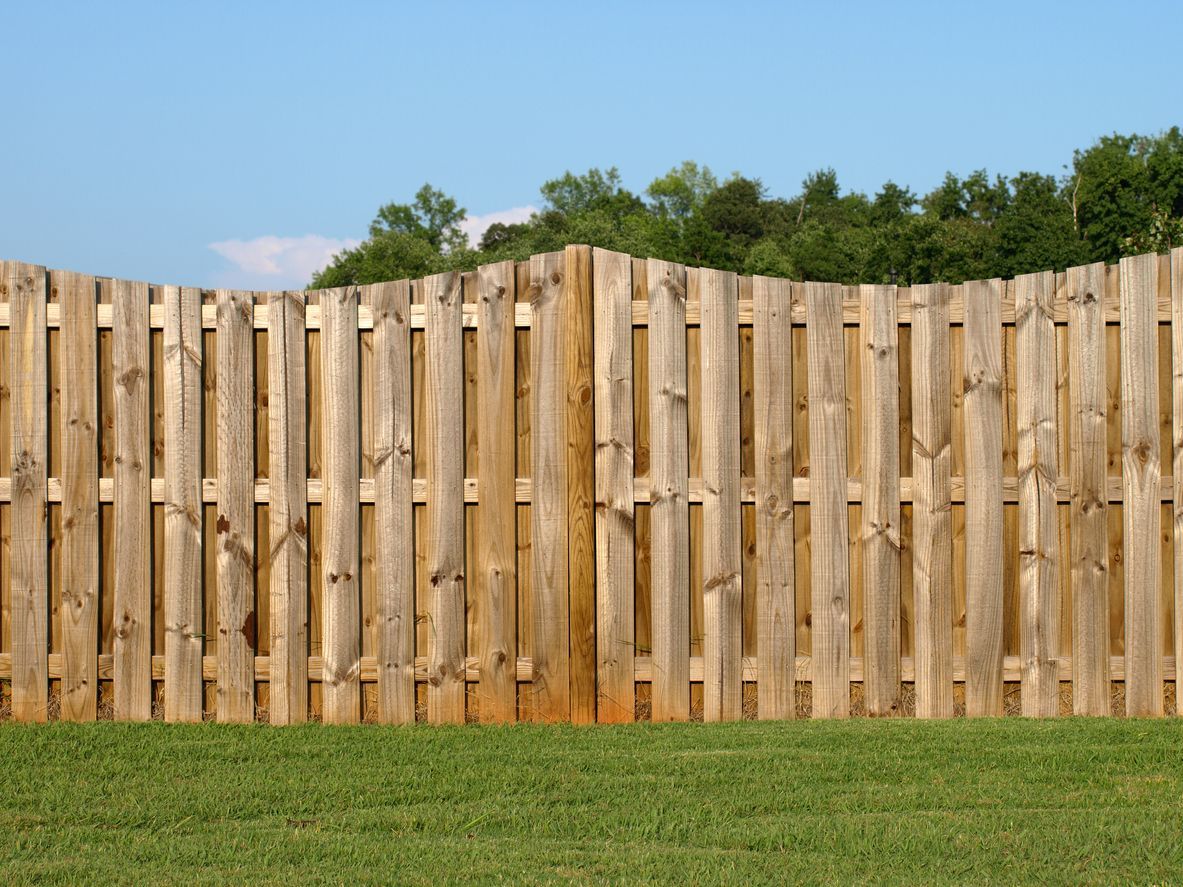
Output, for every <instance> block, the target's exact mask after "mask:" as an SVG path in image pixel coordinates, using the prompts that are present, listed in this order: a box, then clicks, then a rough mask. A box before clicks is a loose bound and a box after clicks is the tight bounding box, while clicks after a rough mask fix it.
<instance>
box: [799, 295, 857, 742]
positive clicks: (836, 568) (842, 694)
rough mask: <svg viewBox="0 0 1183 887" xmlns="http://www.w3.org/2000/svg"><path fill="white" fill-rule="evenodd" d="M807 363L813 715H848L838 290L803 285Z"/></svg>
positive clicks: (843, 422)
mask: <svg viewBox="0 0 1183 887" xmlns="http://www.w3.org/2000/svg"><path fill="white" fill-rule="evenodd" d="M804 289H805V301H806V306H805V321H806V333H807V336H808V340H809V341H808V361H809V453H810V470H809V477H810V488H809V489H810V498H809V504H810V540H811V554H812V565H811V566H812V574H813V575H812V579H811V581H812V590H813V606H812V612H813V618H812V634H813V636H812V643H813V649H812V662H813V716H814V717H815V718H844V717H847V716H848V715H849V714H850V572H849V571H850V563H849V559H848V555H847V545H848V539H849V536H848V533H849V531H848V525H847V507H846V380H845V365H846V361H845V357H844V348H843V333H842V288H841V287H840V286H838V285H837V284H814V283H807V284H805V287H804Z"/></svg>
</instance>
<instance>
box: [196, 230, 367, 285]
mask: <svg viewBox="0 0 1183 887" xmlns="http://www.w3.org/2000/svg"><path fill="white" fill-rule="evenodd" d="M360 242H361V241H358V240H351V239H349V238H345V239H338V238H333V237H322V236H321V235H319V234H305V235H304V236H303V237H276V236H275V235H273V234H268V235H265V236H263V237H256V238H255V239H254V240H221V241H218V242H217V243H211V244H210V245H209V248H210V249H212V250H213V251H214V252H216V253H217V254H218V255H220V256H222V257H223V258H225V259H226V260H228V261H229V262H230V263H231V264H232V265H233V266H234V270H232V271H224V272H222V273H221V274H219V275H218V278H219V279H218V285H219V286H223V287H227V288H229V287H242V288H247V289H286V288H291V287H303V286H305V285H306V284H307V283H308V281H309V280H310V279H311V278H312V275H313V274H315V273H316V272H317V271H319V270H320V269H321V268H323V267H324V266H325V265H327V264H328V263H329V262H330V261H332V258H333V256H334V254H336V253H339V252H341V250H344V249H352V248H353V247H355V246H357V245H358V244H359V243H360Z"/></svg>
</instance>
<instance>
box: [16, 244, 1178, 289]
mask: <svg viewBox="0 0 1183 887" xmlns="http://www.w3.org/2000/svg"><path fill="white" fill-rule="evenodd" d="M572 248H580V249H585V250H588V251H589V254H590V255H591V256H592V258H593V259H594V257H595V256H596V255H597V254H598V255H601V256H604V257H609V256H617V257H628V258H630V259H636V258H638V257H635V256H631V255H630V254H629V253H622V252H618V251H616V250H609V249H605V248H603V247H598V246H588V245H587V244H568V245H567V246H566V247H565V248H564V249H562V250H556V251H554V252H549V253H538V254H535V255H532V256H530V258H529V259H525V260H522V261H524V262H530V261H535V260H537V261H545V260H554V259H562V258H564V257H565V256H566V254H567V251H568V250H570V249H572ZM1164 258H1165V259H1169V260H1170V261H1172V262H1173V263H1179V262H1183V246H1179V247H1175V248H1174V249H1172V250H1170V251H1169V252H1167V253H1139V254H1138V255H1134V256H1123V257H1122V258H1120V259H1119V260H1118V261H1117V262H1114V263H1108V262H1088V263H1085V264H1083V265H1073V266H1071V267H1069V268H1065V269H1064V270H1063V271H1053V270H1046V271H1032V272H1029V273H1026V274H1017V275H1015V276H1014V277H992V278H985V279H981V280H977V279H975V280H965V281H960V282H958V283H951V282H949V281H944V280H939V281H932V282H930V283H926V284H872V283H855V284H844V283H838V282H835V281H822V280H796V279H794V278H788V277H775V276H769V275H764V274H739V273H738V272H724V271H722V270H721V269H715V268H708V267H705V266H696V265H684V264H682V263H680V262H671V261H668V260H666V259H659V258H655V257H652V256H649V257H645V258H644V259H641V261H644V262H646V263H649V262H658V263H661V264H662V265H664V266H667V267H673V268H680V269H683V270H685V271H706V272H718V273H735V274H736V277H737V278H739V279H744V278H749V279H751V280H786V281H788V282H790V283H791V284H793V285H794V286H801V285H806V284H809V285H817V286H824V287H831V286H836V287H842V288H844V289H848V290H856V289H858V288H859V287H863V286H895V287H896V288H897V289H900V290H904V289H908V288H910V287H919V286H949V287H961V286H966V285H971V284H972V285H979V284H985V285H990V284H995V285H997V284H998V283H1003V284H1005V283H1008V282H1018V281H1023V282H1024V283H1034V282H1035V281H1036V280H1041V279H1046V277H1047V276H1050V277H1051V279H1052V280H1053V281H1055V280H1057V279H1059V278H1061V277H1063V276H1066V275H1073V276H1076V275H1078V274H1081V273H1086V272H1090V271H1094V272H1095V270H1096V269H1097V268H1098V267H1100V268H1103V269H1105V270H1106V272H1108V269H1114V270H1117V271H1118V272H1119V273H1120V270H1121V269H1122V268H1126V267H1136V265H1137V264H1139V263H1145V262H1151V261H1155V262H1157V261H1162V260H1163V259H1164ZM509 262H513V263H514V264H515V265H517V264H518V262H517V260H514V259H501V260H499V261H496V262H487V263H484V264H481V265H478V266H476V267H475V268H472V269H469V270H468V271H461V270H457V269H453V270H450V271H441V272H438V273H436V274H429V275H426V276H424V277H422V278H405V277H404V278H399V279H396V280H382V281H373V282H370V283H350V284H344V285H343V286H339V287H325V288H319V289H317V288H312V287H305V288H303V289H299V288H295V287H280V288H276V289H263V290H253V289H243V288H239V287H209V286H186V285H181V284H165V283H152V282H146V281H143V280H136V279H125V278H117V277H111V276H107V275H102V274H89V273H87V272H82V271H73V270H70V269H65V268H51V267H48V266H46V265H39V264H36V263H32V262H25V261H22V260H19V259H0V277H3V278H12V277H14V276H17V275H18V274H34V275H38V274H41V275H45V277H46V281H47V283H48V281H49V279H50V278H51V277H55V276H68V277H72V278H82V279H83V280H93V281H94V283H95V284H96V285H97V286H103V285H110V284H123V285H132V286H146V287H148V288H149V289H150V290H153V291H155V290H163V289H165V288H174V287H175V288H178V289H187V290H192V289H196V290H199V291H200V292H201V293H202V294H203V295H206V294H208V295H211V296H212V295H216V294H217V293H219V292H228V293H239V294H249V295H250V296H251V297H252V298H257V297H258V296H267V297H274V296H277V295H280V294H284V293H292V292H301V293H311V294H315V295H317V296H320V295H322V294H326V293H341V294H343V293H345V292H347V291H349V290H352V291H353V292H354V293H355V295H360V294H361V292H362V291H363V290H369V289H372V288H378V287H385V286H391V285H413V284H415V283H419V284H423V283H424V282H426V281H427V280H430V279H433V278H439V279H446V278H448V277H449V276H450V275H457V276H458V277H460V276H464V275H466V274H479V273H480V272H481V271H482V270H484V269H496V268H499V267H503V266H504V265H505V264H506V263H509Z"/></svg>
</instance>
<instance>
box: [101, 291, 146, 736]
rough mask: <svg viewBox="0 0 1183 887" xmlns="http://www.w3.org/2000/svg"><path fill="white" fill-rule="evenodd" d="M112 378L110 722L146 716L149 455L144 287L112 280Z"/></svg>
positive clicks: (133, 719) (138, 718)
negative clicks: (112, 680) (112, 682)
mask: <svg viewBox="0 0 1183 887" xmlns="http://www.w3.org/2000/svg"><path fill="white" fill-rule="evenodd" d="M112 304H113V312H114V313H113V319H112V336H111V339H112V348H111V364H112V373H113V375H114V379H115V409H114V417H115V468H114V489H115V497H114V503H113V505H114V507H113V514H114V521H115V530H114V541H113V544H112V560H114V562H115V568H114V576H115V593H114V596H115V615H114V634H115V639H114V642H113V646H112V649H113V657H114V662H113V665H114V678H115V693H114V697H115V698H114V708H115V719H116V720H131V721H146V720H148V719H149V718H150V717H151V716H152V576H151V564H152V542H151V538H152V537H151V531H152V527H151V522H150V521H151V514H150V504H151V498H150V497H151V477H152V457H151V452H150V450H149V443H148V440H149V438H148V428H149V424H148V423H149V421H150V418H151V417H150V413H149V395H150V393H151V388H150V379H149V377H148V373H149V369H150V367H151V362H150V361H151V358H150V353H149V339H148V287H147V285H146V284H143V283H129V282H127V281H124V280H118V281H116V282H115V285H114V292H113V294H112Z"/></svg>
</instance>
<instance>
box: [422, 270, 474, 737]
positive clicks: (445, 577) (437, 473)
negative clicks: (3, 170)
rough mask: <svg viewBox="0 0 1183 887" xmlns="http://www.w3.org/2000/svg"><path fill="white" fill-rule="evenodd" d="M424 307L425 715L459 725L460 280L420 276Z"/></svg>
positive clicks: (462, 631)
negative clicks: (427, 603)
mask: <svg viewBox="0 0 1183 887" xmlns="http://www.w3.org/2000/svg"><path fill="white" fill-rule="evenodd" d="M423 290H424V292H423V302H424V305H425V307H426V324H425V331H426V342H425V345H426V349H425V352H424V365H425V367H426V387H427V412H426V417H425V420H426V427H425V429H424V430H425V432H426V436H427V518H428V532H429V535H428V539H427V546H428V549H427V578H428V585H429V587H430V589H431V591H430V606H429V615H428V618H429V620H430V626H429V643H428V654H427V655H428V667H427V671H428V685H427V716H428V718H429V720H431V722H432V723H435V724H445V723H453V724H461V723H463V722H464V638H465V610H464V606H465V601H464V590H465V584H464V448H463V440H464V337H463V328H462V327H461V281H460V275H458V274H455V273H446V274H437V275H434V276H432V277H428V278H426V279H424V281H423Z"/></svg>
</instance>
